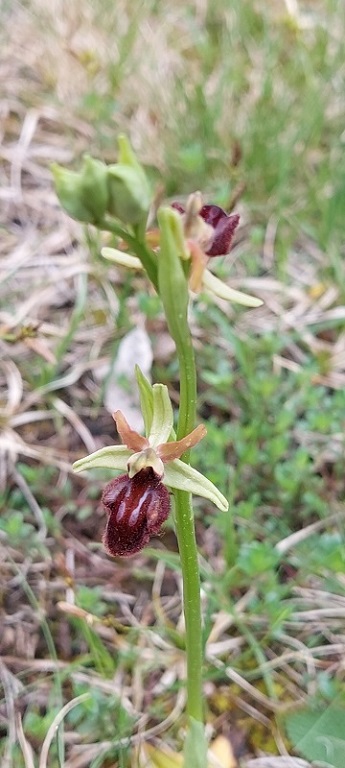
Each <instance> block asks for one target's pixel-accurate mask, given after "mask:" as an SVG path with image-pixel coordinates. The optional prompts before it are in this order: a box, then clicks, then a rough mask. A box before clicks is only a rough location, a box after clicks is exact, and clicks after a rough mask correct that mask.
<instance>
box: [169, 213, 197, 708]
mask: <svg viewBox="0 0 345 768" xmlns="http://www.w3.org/2000/svg"><path fill="white" fill-rule="evenodd" d="M159 223H160V225H161V255H160V261H159V267H158V285H159V293H160V297H161V299H162V302H163V306H164V310H165V315H166V319H167V323H168V328H169V331H170V334H171V336H172V338H173V339H174V341H175V344H176V352H177V357H178V361H179V366H180V407H179V417H178V425H177V439H178V440H179V439H181V438H182V437H184V436H185V435H187V434H188V433H189V432H191V431H192V430H193V429H194V427H195V416H196V370H195V358H194V350H193V344H192V338H191V334H190V329H189V324H188V318H187V313H188V302H189V295H188V285H187V281H186V277H185V274H184V271H183V268H182V264H181V259H180V258H179V255H178V253H177V249H176V239H175V236H174V216H173V212H172V211H171V210H170V211H169V210H167V209H165V210H164V209H163V210H162V211H161V213H160V216H159ZM181 458H182V460H183V461H185V462H186V463H187V464H188V463H189V452H186V453H185V454H184V455H183V456H182V457H181ZM174 498H175V518H176V534H177V541H178V547H179V552H180V558H181V569H182V579H183V602H184V615H185V623H186V652H187V713H188V715H189V717H190V718H192V719H194V720H196V721H198V722H203V698H202V663H203V648H202V631H201V629H202V628H201V602H200V574H199V564H198V551H197V546H196V539H195V527H194V517H193V509H192V499H191V494H189V493H187V492H186V491H180V490H175V491H174Z"/></svg>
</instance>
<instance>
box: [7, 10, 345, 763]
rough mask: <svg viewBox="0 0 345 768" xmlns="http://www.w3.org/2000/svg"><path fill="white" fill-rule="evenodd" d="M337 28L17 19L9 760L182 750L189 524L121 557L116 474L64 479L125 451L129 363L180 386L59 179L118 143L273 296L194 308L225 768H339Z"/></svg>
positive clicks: (11, 84)
mask: <svg viewBox="0 0 345 768" xmlns="http://www.w3.org/2000/svg"><path fill="white" fill-rule="evenodd" d="M344 35H345V5H344V3H343V0H329V1H328V0H319V1H318V0H309V1H307V0H306V1H305V2H302V0H301V2H298V0H290V1H289V2H288V0H286V2H278V0H276V1H274V0H271V2H260V1H259V0H257V1H254V2H251V1H249V0H232V2H229V1H227V0H212V2H211V0H210V1H209V2H208V0H196V2H195V3H193V4H192V3H186V2H180V0H176V1H175V2H174V4H170V3H167V2H165V0H161V2H159V1H158V0H142V2H129V0H117V1H116V2H110V0H93V1H92V0H81V1H80V2H77V0H72V1H71V2H65V1H64V0H51V2H49V3H46V2H44V0H25V1H23V2H21V3H19V2H10V1H9V0H4V1H3V3H2V5H1V9H0V44H1V58H0V82H1V93H0V126H1V131H0V136H1V144H0V201H1V213H0V228H1V241H0V386H1V393H0V512H1V517H0V550H1V574H2V578H1V583H2V587H1V604H0V622H1V634H0V651H1V655H2V660H1V664H0V676H1V683H2V692H1V698H0V756H1V760H2V765H3V766H4V768H11V766H12V765H16V766H17V768H22V766H25V768H27V767H28V768H32V767H33V766H35V765H39V768H44V766H45V765H49V766H52V768H55V766H64V767H65V768H77V767H78V766H79V767H80V768H83V766H92V768H98V767H100V768H101V767H103V766H104V768H107V766H119V767H121V768H124V767H126V766H135V767H136V766H138V765H145V766H148V765H151V763H149V762H148V757H147V755H146V757H145V755H144V756H143V753H142V748H141V744H142V743H145V742H146V741H150V742H153V743H155V744H156V745H157V748H159V746H160V744H161V742H163V743H165V744H167V745H170V747H171V748H172V749H173V750H176V751H179V750H180V747H181V743H182V742H183V727H184V721H183V717H180V715H181V713H182V712H183V703H184V702H183V696H184V694H183V687H182V685H181V680H182V679H183V622H182V616H181V602H180V589H181V579H180V572H179V563H178V558H177V554H176V544H175V539H174V535H173V527H172V523H171V522H169V523H168V525H167V529H166V532H165V534H164V536H163V537H162V538H161V539H157V540H156V541H155V542H153V544H152V548H150V549H149V550H145V551H144V553H142V554H141V555H140V556H137V557H135V558H133V559H130V560H129V561H126V560H120V559H118V560H117V561H116V562H113V561H111V560H110V559H109V558H107V557H106V556H105V555H104V554H103V552H102V548H101V545H100V540H101V533H102V528H103V524H104V517H103V512H102V509H101V507H100V503H99V499H100V494H101V489H102V482H103V481H104V480H105V479H108V477H109V475H108V474H107V473H106V472H104V477H103V481H102V478H101V477H100V474H99V472H98V473H97V476H94V477H93V476H91V477H89V478H80V477H77V478H76V477H74V476H72V475H71V473H70V465H71V462H72V461H73V460H75V459H77V458H79V457H80V456H82V455H83V454H85V453H88V452H90V451H92V450H94V449H95V448H98V447H101V446H102V445H104V444H106V443H108V444H110V443H111V442H112V441H113V440H114V438H115V433H114V426H113V422H112V419H111V415H110V412H109V410H107V407H105V405H107V403H108V407H109V409H110V410H111V408H110V405H109V403H110V401H111V399H112V395H111V392H113V391H115V392H116V396H117V398H118V399H120V400H121V404H122V401H123V400H126V398H127V403H128V402H129V405H130V406H131V407H132V408H134V409H135V407H136V403H135V401H134V400H133V393H132V383H131V375H130V371H129V369H127V368H126V365H125V366H123V365H122V367H121V366H120V365H119V357H120V351H121V350H122V353H121V354H122V359H123V357H125V359H127V358H129V359H130V360H131V357H134V358H135V357H136V356H138V355H139V354H140V353H143V346H142V339H143V338H144V339H145V343H146V344H147V349H148V351H147V353H143V354H144V358H145V359H144V363H145V362H146V364H147V367H148V369H149V370H150V372H151V375H152V379H153V380H155V381H162V382H163V383H167V384H169V388H170V392H171V395H172V397H173V398H175V400H176V398H177V396H178V370H177V368H176V363H175V359H174V354H173V350H172V349H171V345H170V343H169V339H168V337H167V332H166V328H165V325H164V322H163V318H162V313H161V308H160V305H159V301H158V300H157V297H156V296H155V294H154V293H152V292H151V291H149V290H148V288H147V284H146V283H145V281H144V280H143V279H142V278H141V277H140V276H139V277H138V276H134V277H133V276H128V274H127V273H125V271H124V270H121V269H120V268H115V267H113V266H109V263H106V262H104V260H102V258H101V256H100V249H101V246H102V245H103V244H104V243H105V242H107V243H108V242H109V241H108V240H106V239H105V237H104V238H102V237H100V236H99V234H97V233H96V232H95V231H94V230H92V229H89V230H87V231H85V230H83V229H82V228H81V227H80V226H79V225H78V224H77V223H76V222H73V221H71V220H70V219H68V217H67V216H66V215H65V214H64V213H63V212H62V211H61V210H60V207H59V205H58V202H57V199H56V196H55V193H54V190H53V187H52V179H51V173H50V163H51V162H53V161H56V162H59V163H62V164H65V165H68V166H69V167H71V168H77V167H78V166H79V163H80V159H81V156H82V154H83V152H85V151H87V152H89V153H90V154H92V155H94V156H96V157H100V158H102V159H103V160H105V161H106V162H113V161H114V160H116V136H117V135H118V133H119V132H125V133H126V134H127V135H128V136H129V138H130V140H131V142H132V144H133V146H134V148H135V150H136V152H137V154H138V157H139V158H140V160H141V161H142V163H143V164H144V165H145V166H146V168H147V172H148V174H149V177H150V179H151V182H152V185H153V188H154V189H155V190H156V191H157V195H160V196H161V197H162V198H164V199H168V200H171V199H175V198H178V199H180V198H182V199H183V198H184V196H185V195H187V194H189V193H190V192H192V191H195V190H196V189H200V190H201V191H202V193H203V195H204V197H205V200H206V201H207V202H211V201H212V202H215V203H217V204H219V205H221V206H223V207H224V208H226V209H227V210H230V209H235V210H236V211H238V212H239V213H240V215H241V226H240V229H239V233H238V236H237V239H236V242H235V245H234V248H233V250H232V252H231V254H230V256H228V257H227V258H226V259H221V260H218V262H217V264H214V263H213V262H212V267H213V268H214V270H215V272H216V273H217V274H218V275H219V276H221V277H222V278H223V279H225V280H229V281H230V283H231V285H233V286H234V287H240V288H243V289H244V290H247V291H248V292H250V293H253V294H255V295H258V296H260V297H261V298H262V299H263V300H264V302H265V303H264V306H263V307H262V308H260V309H259V310H250V311H246V310H242V309H240V308H237V307H234V308H232V307H231V308H229V307H228V306H226V305H225V304H224V303H223V302H222V301H219V302H218V303H214V302H213V300H212V301H211V300H210V299H209V298H208V297H207V296H201V297H199V298H198V300H197V301H195V302H194V303H193V306H192V310H191V323H192V327H193V335H194V339H195V348H196V353H197V365H198V377H199V417H200V420H203V421H204V422H207V426H208V435H207V438H206V440H205V441H203V444H202V446H200V447H199V448H197V449H196V450H195V453H194V459H195V464H196V466H197V467H198V468H199V469H200V470H201V471H202V472H204V473H205V474H206V475H208V477H209V478H210V479H211V480H212V481H213V482H216V483H217V484H218V485H219V488H220V489H221V491H222V492H223V493H225V495H227V496H228V497H229V499H230V501H231V509H232V513H231V515H230V516H229V515H224V514H221V513H219V512H215V511H214V510H213V509H211V508H209V507H208V505H207V504H205V503H200V502H198V503H197V504H196V515H197V535H198V542H199V545H200V553H201V565H202V588H203V599H204V617H205V627H204V633H205V647H206V663H205V701H206V706H207V720H208V722H209V724H210V733H212V735H213V737H214V736H217V735H219V734H222V735H224V736H225V737H226V739H227V740H228V743H229V744H230V745H231V750H232V754H233V763H232V768H233V766H241V767H245V768H283V766H284V768H286V766H289V768H290V766H291V768H293V767H294V768H295V766H296V765H298V766H301V765H302V763H297V762H295V761H293V758H292V757H291V761H293V762H282V760H286V759H287V758H286V756H287V755H291V756H292V755H293V754H301V755H302V756H303V757H304V758H306V760H307V761H308V760H309V761H310V762H312V761H316V764H317V761H318V760H319V761H322V760H323V761H324V763H325V762H326V764H327V765H330V766H333V768H343V755H344V753H345V743H344V733H345V709H344V706H345V694H344V665H343V658H344V650H345V646H344V619H345V594H344V587H345V557H344V551H345V550H344V528H343V526H344V469H343V468H344V424H345V394H344V385H345V295H344V285H345V280H344V241H345V237H344V235H345V216H344V210H345V152H344V144H345V130H344V126H345V107H344V93H345V58H344V42H343V41H344ZM138 329H139V331H140V332H141V334H142V335H141V336H139V338H140V339H141V341H140V342H139V343H138V341H136V342H135V338H136V337H133V336H130V335H129V334H130V333H131V332H133V330H138ZM143 334H144V336H143ZM133 338H134V340H133ZM123 344H125V345H126V344H127V346H125V347H124V346H123ZM136 344H139V347H138V348H137V347H136ZM124 350H125V352H124ZM126 350H127V352H126ZM117 402H118V400H117ZM121 404H120V405H118V406H117V407H121ZM90 691H91V697H89V698H88V699H86V700H84V699H83V700H81V701H80V702H79V704H78V702H75V704H76V706H75V708H73V709H71V711H70V712H68V713H67V714H66V718H65V722H64V725H63V724H62V725H61V726H60V728H59V731H58V734H57V736H55V734H54V733H50V732H49V727H50V726H51V725H52V724H54V723H56V722H57V721H56V720H54V718H56V717H59V713H61V711H62V707H63V706H64V704H66V703H67V702H70V701H72V700H73V699H74V698H75V697H77V696H79V694H82V693H84V692H90ZM296 712H297V715H296ZM310 734H311V735H310ZM315 734H317V736H318V738H315ZM45 738H46V741H45V742H44V739H45ZM325 744H328V747H327V750H328V751H327V750H326V746H325ZM42 745H43V748H42ZM329 745H331V746H330V747H329ZM48 747H49V757H47V751H48ZM40 755H41V757H39V756H40ZM264 758H265V759H266V762H264V763H263V762H260V760H261V761H262V759H264ZM39 761H40V762H39ZM153 764H154V763H152V765H153ZM313 764H314V763H313ZM308 765H309V763H308V762H306V763H303V766H308Z"/></svg>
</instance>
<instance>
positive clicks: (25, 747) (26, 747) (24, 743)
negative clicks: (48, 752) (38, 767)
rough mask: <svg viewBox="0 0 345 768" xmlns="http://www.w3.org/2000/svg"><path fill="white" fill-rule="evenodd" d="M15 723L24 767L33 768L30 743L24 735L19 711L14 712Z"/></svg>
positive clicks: (32, 753)
mask: <svg viewBox="0 0 345 768" xmlns="http://www.w3.org/2000/svg"><path fill="white" fill-rule="evenodd" d="M15 724H16V731H17V737H18V741H19V744H20V747H21V750H22V753H23V758H24V763H25V768H35V760H34V752H33V749H32V746H31V744H29V742H28V740H27V738H26V736H25V733H24V730H23V724H22V718H21V715H20V712H16V714H15ZM4 768H5V766H4Z"/></svg>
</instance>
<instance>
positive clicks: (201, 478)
mask: <svg viewBox="0 0 345 768" xmlns="http://www.w3.org/2000/svg"><path fill="white" fill-rule="evenodd" d="M163 480H164V483H165V485H168V486H169V487H170V488H176V490H179V491H187V492H188V493H193V494H194V495H195V496H202V497H203V498H204V499H208V501H211V502H212V503H213V504H215V505H216V507H218V509H220V510H221V511H222V512H227V511H228V509H229V504H228V501H227V500H226V498H225V496H223V494H222V493H221V492H220V491H219V490H218V488H217V487H216V486H215V485H213V483H211V481H210V480H208V479H207V477H205V475H202V474H201V472H198V470H197V469H194V468H193V467H191V466H190V465H189V464H185V462H184V461H181V460H180V459H174V460H173V461H169V462H168V463H167V464H166V465H165V471H164V478H163Z"/></svg>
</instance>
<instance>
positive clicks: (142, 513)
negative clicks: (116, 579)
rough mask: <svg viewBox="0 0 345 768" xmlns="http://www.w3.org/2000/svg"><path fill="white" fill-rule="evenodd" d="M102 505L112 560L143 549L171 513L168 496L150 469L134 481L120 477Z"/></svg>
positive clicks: (110, 485)
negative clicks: (104, 511) (105, 515)
mask: <svg viewBox="0 0 345 768" xmlns="http://www.w3.org/2000/svg"><path fill="white" fill-rule="evenodd" d="M102 503H103V506H104V507H105V509H106V511H107V513H108V522H107V525H106V529H105V531H104V535H103V544H104V547H105V549H106V551H107V552H108V554H109V555H112V556H113V557H116V556H117V555H121V556H122V557H126V556H129V555H134V554H135V553H136V552H139V551H140V550H141V549H143V547H145V546H146V545H147V544H148V542H149V540H150V536H152V535H153V534H155V533H159V530H160V528H161V525H162V523H164V521H165V520H166V519H167V517H168V515H169V511H170V497H169V492H168V490H167V488H166V487H165V485H163V483H162V482H161V481H160V479H159V477H157V476H156V474H155V473H154V471H153V470H152V469H150V468H148V469H142V470H141V471H140V472H138V473H137V474H136V475H134V477H132V478H130V477H128V475H120V477H116V478H115V479H114V480H110V482H109V483H108V485H106V487H105V489H104V491H103V496H102Z"/></svg>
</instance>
